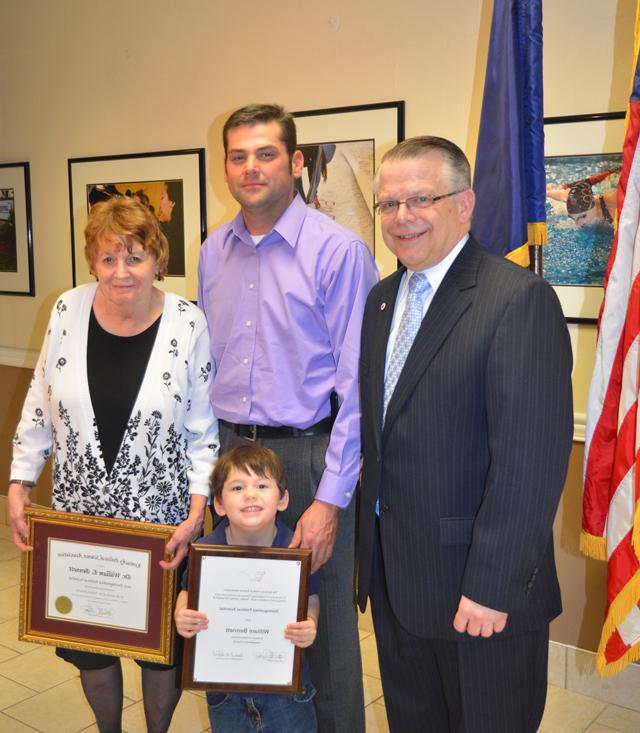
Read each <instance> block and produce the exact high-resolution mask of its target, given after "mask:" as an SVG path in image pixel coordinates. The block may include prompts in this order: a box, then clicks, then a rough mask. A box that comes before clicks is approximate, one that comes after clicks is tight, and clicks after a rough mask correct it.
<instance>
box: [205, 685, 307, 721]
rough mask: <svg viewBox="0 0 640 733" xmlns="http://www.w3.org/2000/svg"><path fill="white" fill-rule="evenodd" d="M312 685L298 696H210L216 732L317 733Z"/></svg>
mask: <svg viewBox="0 0 640 733" xmlns="http://www.w3.org/2000/svg"><path fill="white" fill-rule="evenodd" d="M315 694H316V691H315V688H314V687H313V685H308V686H307V687H306V688H305V689H304V690H303V691H302V692H300V693H298V694H297V695H253V696H252V697H249V696H245V695H244V694H242V693H238V692H236V693H229V694H227V695H224V694H222V695H219V694H211V693H208V694H207V704H208V705H209V721H210V722H211V730H212V731H214V732H215V733H257V732H259V733H316V731H317V730H318V728H317V724H316V713H315V710H314V707H313V701H312V698H313V696H314V695H315Z"/></svg>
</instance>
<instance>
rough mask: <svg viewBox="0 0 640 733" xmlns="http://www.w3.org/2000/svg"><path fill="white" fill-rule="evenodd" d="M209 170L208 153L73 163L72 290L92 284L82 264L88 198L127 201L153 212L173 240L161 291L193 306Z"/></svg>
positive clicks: (115, 157)
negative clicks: (122, 198)
mask: <svg viewBox="0 0 640 733" xmlns="http://www.w3.org/2000/svg"><path fill="white" fill-rule="evenodd" d="M205 170H206V169H205V150H204V148H192V149H186V150H163V151H158V152H145V153H126V154H122V155H102V156H97V157H83V158H69V160H68V173H69V208H70V216H71V257H72V263H73V285H74V287H75V286H76V285H79V284H81V283H85V282H92V281H93V279H94V278H93V277H92V275H91V274H90V272H89V268H88V265H87V263H86V262H85V258H84V228H85V225H86V222H87V215H88V211H89V201H90V197H92V198H94V200H98V199H99V198H108V197H109V196H113V195H129V196H133V197H141V198H140V200H143V201H144V203H146V204H147V205H149V206H150V207H152V208H153V210H154V211H155V212H156V214H157V215H158V217H159V218H160V219H161V225H162V227H163V231H164V233H165V234H166V235H167V239H168V240H169V250H170V257H169V274H168V275H166V276H165V279H164V280H162V281H160V282H158V287H159V288H161V289H163V290H167V291H171V292H173V293H176V294H177V295H180V296H182V297H184V298H187V299H189V300H193V301H195V300H196V297H197V290H198V257H199V253H200V246H201V244H202V242H203V241H204V239H205V237H206V233H207V206H206V176H205ZM172 188H173V189H174V190H175V193H172V190H171V189H172ZM172 197H173V198H172ZM163 198H164V200H165V202H168V203H169V210H168V214H167V216H168V219H167V220H166V222H164V221H163V219H162V218H161V212H162V206H163V204H162V199H163ZM165 227H166V229H165Z"/></svg>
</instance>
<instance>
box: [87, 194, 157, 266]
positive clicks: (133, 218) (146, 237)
mask: <svg viewBox="0 0 640 733" xmlns="http://www.w3.org/2000/svg"><path fill="white" fill-rule="evenodd" d="M110 235H113V236H115V237H117V238H118V239H119V240H120V242H121V243H122V246H123V247H124V248H125V249H127V250H128V251H129V252H130V251H131V249H132V248H133V245H134V244H135V243H136V242H137V243H139V244H140V245H142V249H144V250H145V252H151V254H153V256H154V257H155V259H156V265H157V268H158V274H157V279H158V280H162V277H163V275H166V273H167V268H168V265H169V243H168V242H167V238H166V237H165V236H164V234H163V233H162V231H161V230H160V223H159V222H158V219H157V217H156V216H155V214H154V213H153V212H152V211H150V210H149V209H148V208H147V207H146V206H144V205H143V204H140V203H138V202H137V201H135V200H133V199H130V198H126V197H122V196H114V197H113V198H110V199H107V200H106V201H99V202H98V203H97V204H94V205H93V206H92V207H91V211H90V212H89V218H88V219H87V226H86V227H85V229H84V238H85V242H86V244H85V247H84V256H85V259H86V260H87V264H88V265H89V267H90V268H92V267H93V265H94V263H95V260H96V257H97V256H98V250H99V248H100V241H101V240H102V239H104V238H105V237H108V236H110Z"/></svg>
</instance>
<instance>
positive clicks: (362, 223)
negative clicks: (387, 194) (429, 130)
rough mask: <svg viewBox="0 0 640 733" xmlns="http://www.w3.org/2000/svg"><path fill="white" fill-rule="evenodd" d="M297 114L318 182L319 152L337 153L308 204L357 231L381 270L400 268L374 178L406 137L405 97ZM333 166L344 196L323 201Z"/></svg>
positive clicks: (302, 145)
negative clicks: (378, 213) (386, 238)
mask: <svg viewBox="0 0 640 733" xmlns="http://www.w3.org/2000/svg"><path fill="white" fill-rule="evenodd" d="M293 116H294V118H295V121H296V128H297V131H298V147H299V148H301V149H302V150H303V152H304V153H308V155H305V166H306V168H307V169H309V168H310V167H311V166H312V165H313V167H314V168H315V169H316V182H317V179H318V170H319V168H320V165H319V162H320V161H319V157H320V156H319V154H320V153H322V151H328V152H329V154H330V155H335V158H332V160H330V161H327V160H326V158H325V160H324V161H322V163H323V167H324V171H325V172H326V173H327V178H326V180H324V183H322V182H321V183H320V184H319V186H318V188H317V192H316V191H313V192H312V193H313V195H314V196H315V203H314V201H313V200H311V201H308V202H307V203H308V205H316V208H319V209H320V210H321V211H324V213H327V214H328V215H329V216H331V217H332V218H334V219H335V220H336V221H337V222H338V223H340V224H342V225H343V226H346V227H347V229H350V230H351V231H354V232H355V233H356V234H357V235H358V236H359V237H360V238H361V239H362V240H363V241H364V242H365V243H366V244H367V246H368V247H369V249H370V250H371V252H372V254H373V256H374V258H375V260H376V263H377V265H378V269H379V270H380V273H381V275H382V276H385V275H388V274H390V273H391V272H393V271H394V270H395V269H396V268H397V260H396V258H395V255H393V254H392V253H391V252H390V251H389V250H388V249H387V248H386V247H385V246H384V244H383V240H382V234H381V231H380V223H379V221H378V219H377V217H375V216H374V210H373V204H374V196H373V188H372V182H373V174H374V173H375V170H376V168H377V167H378V165H379V164H380V159H381V157H382V156H383V155H384V153H385V152H387V150H390V149H391V148H392V147H393V146H394V145H396V144H397V143H398V142H401V141H402V140H404V135H405V103H404V101H393V102H376V103H373V104H360V105H354V106H348V107H329V108H325V109H308V110H301V111H298V112H293ZM314 149H315V150H314ZM332 165H335V166H336V169H337V171H340V170H341V171H342V173H340V172H338V173H337V175H338V177H339V178H340V176H341V177H342V178H341V181H340V182H339V183H337V184H336V185H337V188H334V189H333V191H334V192H335V193H338V194H339V195H331V194H329V198H331V199H332V201H328V202H324V203H323V202H322V191H323V190H327V191H331V190H332V189H331V187H330V186H331V182H332V178H331V166H332ZM339 165H340V166H341V168H339V167H338V166H339ZM303 176H305V174H304V173H303ZM306 177H307V178H308V179H309V181H310V182H311V179H312V177H313V176H312V174H311V173H310V172H309V171H307V172H306ZM327 183H329V186H327V185H326V184H327ZM304 186H305V184H304V182H303V183H302V187H303V188H304ZM312 186H313V183H310V184H309V185H308V189H312ZM308 189H307V193H308ZM316 194H317V195H316ZM318 204H320V205H318ZM332 205H333V206H332Z"/></svg>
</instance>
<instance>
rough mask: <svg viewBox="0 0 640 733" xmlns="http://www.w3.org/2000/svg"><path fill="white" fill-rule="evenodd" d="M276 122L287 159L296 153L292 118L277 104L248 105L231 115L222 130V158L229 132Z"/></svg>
mask: <svg viewBox="0 0 640 733" xmlns="http://www.w3.org/2000/svg"><path fill="white" fill-rule="evenodd" d="M268 122H277V123H278V124H279V125H280V139H281V140H282V142H283V143H284V145H285V147H286V149H287V153H288V154H289V158H291V156H292V155H293V154H294V153H295V152H296V147H297V145H298V136H297V133H296V123H295V122H294V121H293V116H292V115H291V114H290V113H289V112H287V110H286V109H285V108H284V107H281V106H280V105H279V104H248V105H247V106H246V107H241V108H240V109H237V110H236V111H235V112H233V113H232V114H231V116H230V117H229V119H228V120H227V121H226V122H225V123H224V127H223V128H222V142H223V145H224V156H225V158H226V157H227V144H228V135H229V130H231V129H233V128H234V127H242V126H243V125H258V124H265V123H268Z"/></svg>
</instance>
